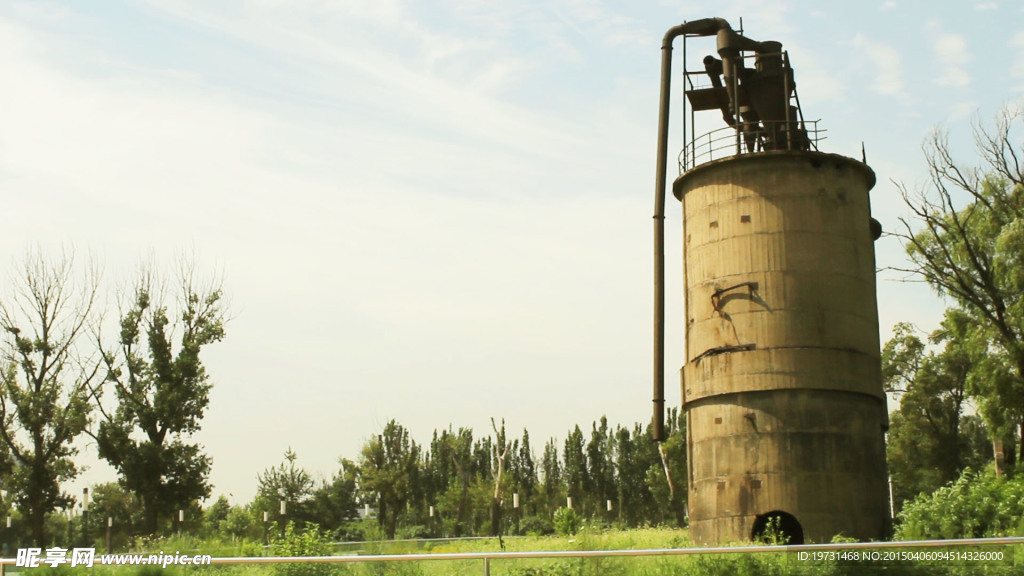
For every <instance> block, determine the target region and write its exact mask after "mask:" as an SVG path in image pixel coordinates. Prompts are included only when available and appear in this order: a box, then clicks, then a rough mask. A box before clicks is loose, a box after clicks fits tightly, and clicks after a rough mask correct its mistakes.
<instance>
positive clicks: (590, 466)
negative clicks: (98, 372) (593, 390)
mask: <svg viewBox="0 0 1024 576" xmlns="http://www.w3.org/2000/svg"><path fill="white" fill-rule="evenodd" d="M614 448H615V445H614V443H613V442H612V441H611V434H610V433H609V431H608V418H607V417H606V416H601V425H600V427H599V426H598V425H597V422H594V424H593V427H592V430H591V432H590V441H589V442H588V443H587V477H588V478H590V494H589V498H588V500H590V501H591V502H590V504H589V505H588V509H589V510H592V511H593V513H594V514H599V513H600V514H601V515H603V516H607V510H608V506H607V501H608V500H615V466H614V465H613V463H612V458H613V450H614Z"/></svg>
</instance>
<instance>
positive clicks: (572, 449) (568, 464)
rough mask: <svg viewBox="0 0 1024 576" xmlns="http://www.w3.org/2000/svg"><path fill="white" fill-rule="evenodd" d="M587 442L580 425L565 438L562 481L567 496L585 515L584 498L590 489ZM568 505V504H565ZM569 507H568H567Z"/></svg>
mask: <svg viewBox="0 0 1024 576" xmlns="http://www.w3.org/2000/svg"><path fill="white" fill-rule="evenodd" d="M585 445H586V440H585V439H584V438H583V431H582V430H580V427H579V425H577V426H576V427H574V428H573V429H572V430H570V431H569V434H568V435H567V436H566V438H565V449H564V450H563V451H562V462H563V466H562V479H563V481H564V482H565V495H566V496H567V497H568V498H572V503H573V506H575V507H579V508H580V510H581V511H582V512H583V514H586V513H587V510H585V509H584V506H585V505H586V502H585V498H584V496H585V495H586V494H587V492H588V491H589V488H590V478H589V477H588V476H587V456H586V454H585V453H584V446H585ZM565 504H566V505H568V502H565ZM567 507H568V506H567Z"/></svg>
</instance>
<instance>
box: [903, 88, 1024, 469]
mask: <svg viewBox="0 0 1024 576" xmlns="http://www.w3.org/2000/svg"><path fill="white" fill-rule="evenodd" d="M1022 124H1024V108H1022V107H1019V106H1018V107H1016V108H1013V107H1007V108H1004V110H1003V112H1002V114H1001V115H1000V116H999V117H998V118H997V120H996V122H995V125H994V127H985V126H982V125H981V124H980V123H978V124H976V125H975V130H974V136H975V142H976V143H977V150H978V154H979V156H980V158H981V164H980V165H979V166H970V165H967V164H963V163H961V162H958V161H957V160H956V159H954V158H953V154H952V152H951V149H950V146H949V138H948V134H946V133H945V132H942V131H936V132H935V134H934V135H933V136H932V137H931V138H930V140H929V141H928V143H927V145H926V158H927V162H928V168H929V173H930V180H931V183H930V186H928V187H926V188H923V189H920V190H917V191H914V192H911V191H909V190H908V189H906V188H905V187H903V186H901V187H900V192H901V194H902V197H903V200H904V202H905V204H906V205H907V207H908V208H909V209H910V211H911V213H912V216H911V218H910V219H909V220H906V219H901V224H902V227H901V229H900V230H898V231H896V232H895V233H894V235H895V236H897V237H899V238H900V239H901V240H902V242H903V244H904V247H905V248H906V250H907V254H908V255H909V257H910V262H911V264H910V266H909V267H908V268H905V269H903V270H904V271H905V272H909V273H911V274H913V275H915V276H917V277H918V278H921V279H923V280H924V281H925V282H927V283H928V284H929V285H931V286H932V287H933V288H934V289H935V290H937V291H938V292H939V293H940V294H942V295H944V296H947V297H949V298H951V299H953V300H954V301H955V302H956V304H957V305H958V307H959V308H961V309H962V310H963V312H964V313H965V314H967V315H968V317H969V318H970V320H971V324H972V332H973V334H974V340H975V341H976V342H977V346H976V348H977V349H978V350H988V351H990V352H991V353H990V354H989V355H988V356H987V360H986V365H985V366H983V367H980V369H979V373H980V372H987V373H988V374H987V377H984V378H982V377H979V378H977V379H975V381H974V382H973V383H972V387H973V393H974V395H975V396H976V398H977V400H978V408H979V410H980V412H981V414H982V416H984V418H985V421H986V424H987V425H988V428H989V433H990V435H991V436H992V438H993V440H994V441H996V442H995V444H996V446H998V445H999V443H1000V442H999V441H1000V440H1006V441H1008V442H1009V446H1007V450H1006V453H1005V456H1006V461H1007V464H1008V465H1009V464H1011V463H1012V462H1013V460H1015V459H1016V457H1024V442H1019V438H1020V436H1021V434H1015V432H1018V433H1020V432H1024V162H1022V161H1021V160H1022V159H1024V142H1022V141H1021V140H1020V130H1021V129H1022V128H1021V125H1022ZM1015 436H1016V437H1017V438H1016V439H1015ZM1014 442H1018V444H1017V448H1018V450H1017V451H1016V452H1015V451H1014V449H1013V448H1014ZM997 463H998V459H997Z"/></svg>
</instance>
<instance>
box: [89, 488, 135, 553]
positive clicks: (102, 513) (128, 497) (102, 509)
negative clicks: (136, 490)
mask: <svg viewBox="0 0 1024 576" xmlns="http://www.w3.org/2000/svg"><path fill="white" fill-rule="evenodd" d="M91 492H92V499H91V502H90V503H89V510H88V511H87V512H86V515H85V520H86V533H87V534H88V542H87V543H86V546H92V545H93V544H95V543H99V542H105V541H106V535H107V518H110V520H111V522H110V524H111V526H110V541H111V547H112V548H113V549H120V548H122V547H123V546H124V545H125V544H126V543H127V542H128V540H129V539H130V538H131V537H132V536H133V535H134V534H135V529H136V527H137V526H138V525H139V524H140V522H141V517H140V516H139V514H138V510H139V501H138V500H137V499H136V498H135V495H134V494H132V493H131V492H129V491H128V490H126V489H125V488H124V487H123V486H121V485H120V484H118V483H117V482H105V483H103V484H97V485H95V486H93V487H92V490H91Z"/></svg>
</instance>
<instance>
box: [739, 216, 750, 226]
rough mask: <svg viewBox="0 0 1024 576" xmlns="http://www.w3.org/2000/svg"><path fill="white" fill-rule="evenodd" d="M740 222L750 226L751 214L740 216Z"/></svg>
mask: <svg viewBox="0 0 1024 576" xmlns="http://www.w3.org/2000/svg"><path fill="white" fill-rule="evenodd" d="M740 222H743V223H744V224H749V223H750V214H744V215H742V216H740Z"/></svg>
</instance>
